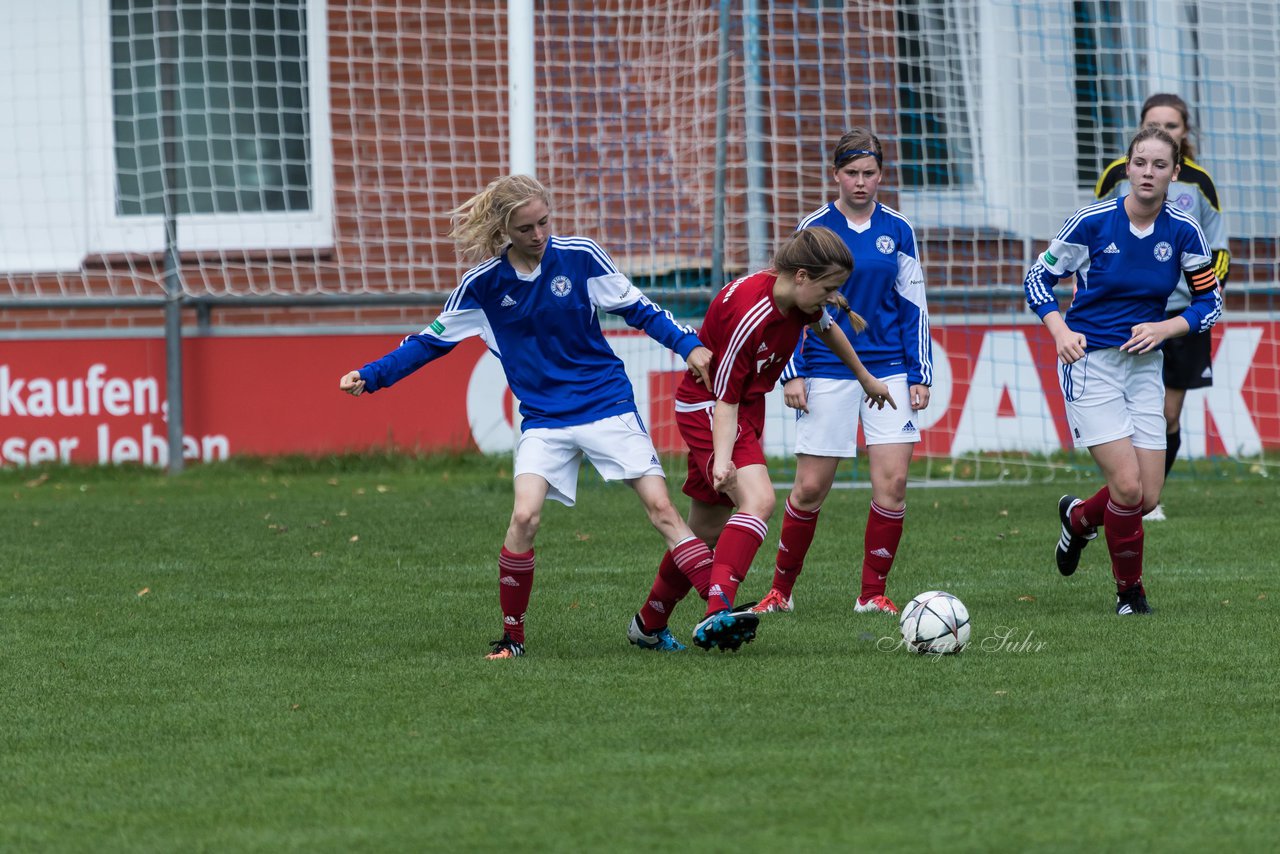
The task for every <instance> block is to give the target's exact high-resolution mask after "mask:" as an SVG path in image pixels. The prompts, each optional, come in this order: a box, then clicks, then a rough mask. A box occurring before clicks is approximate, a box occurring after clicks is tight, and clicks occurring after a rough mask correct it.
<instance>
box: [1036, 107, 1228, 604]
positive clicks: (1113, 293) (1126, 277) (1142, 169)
mask: <svg viewBox="0 0 1280 854" xmlns="http://www.w3.org/2000/svg"><path fill="white" fill-rule="evenodd" d="M1180 162H1181V155H1180V151H1179V147H1178V143H1177V142H1176V141H1174V139H1173V138H1172V137H1171V136H1169V134H1168V133H1166V132H1165V131H1164V130H1162V129H1161V128H1158V127H1146V128H1143V129H1142V130H1141V131H1139V132H1138V134H1137V135H1136V136H1135V137H1134V138H1133V141H1132V142H1130V143H1129V151H1128V156H1127V162H1126V166H1125V176H1126V178H1127V179H1128V181H1129V185H1130V190H1129V192H1128V193H1127V194H1126V195H1125V196H1124V197H1123V198H1119V199H1109V200H1107V201H1105V202H1100V203H1098V204H1095V205H1091V206H1089V207H1087V208H1082V209H1080V210H1078V211H1076V212H1075V213H1074V214H1072V215H1071V216H1070V217H1069V218H1068V219H1067V221H1066V224H1064V225H1063V226H1062V229H1061V230H1060V231H1059V232H1058V236H1057V237H1055V238H1054V239H1053V240H1052V241H1050V243H1049V248H1048V249H1046V250H1045V251H1044V253H1043V254H1041V255H1040V257H1039V259H1038V260H1037V261H1036V263H1035V264H1034V265H1033V266H1032V267H1031V269H1030V270H1029V271H1028V272H1027V276H1026V280H1025V282H1024V287H1025V289H1026V295H1027V304H1028V305H1029V306H1030V307H1031V309H1032V310H1033V311H1035V313H1036V314H1037V315H1039V316H1040V319H1041V320H1042V321H1043V322H1044V325H1045V326H1046V327H1047V328H1048V330H1049V332H1050V334H1051V335H1052V336H1053V341H1054V346H1055V348H1056V350H1057V355H1058V361H1059V379H1060V383H1061V386H1062V396H1063V398H1064V399H1065V400H1066V408H1067V422H1068V426H1069V428H1070V431H1071V436H1072V438H1073V439H1074V441H1075V445H1076V447H1084V448H1088V449H1089V453H1090V454H1091V455H1092V456H1093V459H1094V461H1095V462H1096V463H1097V464H1098V468H1099V469H1101V470H1102V474H1103V476H1104V477H1105V478H1106V485H1105V486H1103V487H1102V488H1101V489H1100V490H1098V492H1097V493H1095V494H1094V495H1092V496H1091V497H1089V498H1087V499H1085V500H1083V501H1082V500H1080V499H1078V498H1076V497H1075V496H1074V495H1064V496H1062V498H1061V499H1060V500H1059V501H1058V521H1059V523H1060V524H1061V532H1060V535H1059V537H1058V545H1057V548H1056V549H1055V558H1056V560H1057V564H1058V571H1059V572H1061V573H1062V574H1063V575H1071V574H1072V573H1074V572H1075V571H1076V568H1077V567H1078V566H1079V564H1080V553H1081V551H1082V550H1083V549H1084V547H1085V546H1086V545H1087V544H1088V542H1089V541H1090V540H1092V539H1094V538H1095V537H1097V528H1098V527H1099V526H1102V527H1103V528H1104V529H1105V530H1106V542H1107V550H1108V552H1109V553H1110V556H1111V572H1112V575H1113V576H1114V578H1115V582H1116V613H1117V614H1120V615H1129V614H1148V613H1150V612H1151V608H1150V606H1149V605H1148V603H1147V595H1146V589H1145V587H1144V585H1143V578H1142V547H1143V531H1142V515H1143V513H1145V512H1149V511H1150V510H1151V509H1152V508H1153V507H1155V506H1156V504H1158V503H1159V501H1160V490H1161V489H1162V488H1163V486H1164V456H1165V429H1164V427H1165V420H1164V384H1163V382H1162V381H1161V366H1162V365H1163V362H1164V353H1163V352H1162V350H1161V346H1162V345H1163V344H1164V342H1165V341H1167V340H1169V339H1171V338H1178V337H1181V336H1183V335H1186V334H1187V333H1188V332H1207V331H1208V330H1209V329H1210V328H1211V327H1212V326H1213V324H1214V322H1216V321H1217V319H1218V317H1219V315H1220V314H1221V313H1222V294H1221V288H1220V285H1219V283H1218V277H1217V275H1216V273H1215V272H1214V264H1213V256H1212V254H1211V250H1210V249H1209V244H1208V241H1206V240H1205V237H1204V233H1203V232H1202V231H1201V230H1200V225H1199V224H1198V223H1197V222H1196V221H1195V219H1194V218H1193V217H1191V216H1190V215H1189V214H1187V213H1184V212H1183V211H1182V210H1180V209H1179V208H1178V207H1177V206H1176V205H1174V204H1171V203H1169V202H1168V201H1167V197H1168V193H1169V184H1170V182H1172V181H1173V180H1175V179H1176V178H1177V177H1178V173H1179V164H1180ZM1072 273H1074V274H1075V275H1076V277H1077V282H1078V284H1077V287H1076V292H1075V296H1074V298H1073V299H1072V301H1071V307H1070V308H1069V309H1068V310H1067V314H1066V317H1065V318H1064V317H1063V315H1062V314H1061V313H1060V312H1059V310H1058V301H1057V298H1056V297H1055V296H1054V293H1053V286H1054V285H1055V284H1057V282H1058V281H1059V280H1060V279H1061V278H1063V277H1064V276H1067V275H1070V274H1072ZM1184 280H1185V282H1186V284H1187V286H1188V290H1189V292H1190V295H1191V300H1190V303H1189V304H1188V305H1187V307H1186V308H1185V309H1183V311H1182V312H1181V313H1180V314H1178V315H1177V316H1175V317H1171V318H1166V317H1165V305H1166V304H1167V303H1168V300H1169V295H1170V294H1172V293H1173V291H1174V289H1175V288H1177V286H1178V283H1179V282H1181V281H1184Z"/></svg>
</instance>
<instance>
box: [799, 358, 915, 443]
mask: <svg viewBox="0 0 1280 854" xmlns="http://www.w3.org/2000/svg"><path fill="white" fill-rule="evenodd" d="M881 381H882V382H884V384H885V385H887V386H888V387H889V394H891V395H892V396H893V402H894V403H896V404H898V408H897V409H894V408H892V407H890V406H888V405H886V406H885V408H884V409H877V408H876V407H874V406H872V405H871V403H870V402H868V401H867V400H866V396H867V395H866V392H864V391H863V390H862V384H861V383H859V382H858V381H857V380H833V379H826V378H824V377H805V380H804V385H805V391H806V392H807V393H808V398H809V411H808V412H807V413H805V412H800V411H797V412H796V450H795V452H796V453H797V454H810V455H812V456H815V457H856V456H857V455H858V421H859V420H861V421H862V434H863V436H864V437H865V438H866V440H867V444H868V445H896V444H902V443H906V442H919V441H920V430H919V429H917V427H916V422H915V416H916V413H915V412H914V411H913V410H912V409H911V394H910V386H908V385H907V375H906V374H894V375H893V376H889V377H882V378H881Z"/></svg>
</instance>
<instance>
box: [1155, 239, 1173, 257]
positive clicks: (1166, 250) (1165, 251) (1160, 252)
mask: <svg viewBox="0 0 1280 854" xmlns="http://www.w3.org/2000/svg"><path fill="white" fill-rule="evenodd" d="M1155 255H1156V260H1157V261H1168V260H1169V259H1170V258H1172V257H1173V247H1172V246H1170V245H1169V244H1168V243H1165V242H1164V241H1163V240H1161V241H1160V242H1159V243H1157V244H1156V248H1155Z"/></svg>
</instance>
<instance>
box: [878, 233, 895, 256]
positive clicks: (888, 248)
mask: <svg viewBox="0 0 1280 854" xmlns="http://www.w3.org/2000/svg"><path fill="white" fill-rule="evenodd" d="M876 248H877V249H879V250H880V251H881V252H882V253H884V254H885V255H892V254H893V250H894V249H896V248H897V246H896V245H895V244H894V242H893V238H892V237H890V236H889V235H887V234H882V235H880V236H879V237H877V238H876Z"/></svg>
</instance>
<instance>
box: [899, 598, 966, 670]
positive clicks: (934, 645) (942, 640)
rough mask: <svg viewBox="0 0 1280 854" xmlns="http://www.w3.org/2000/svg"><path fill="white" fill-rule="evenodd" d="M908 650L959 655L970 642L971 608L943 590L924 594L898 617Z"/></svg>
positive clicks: (913, 600)
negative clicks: (956, 653)
mask: <svg viewBox="0 0 1280 854" xmlns="http://www.w3.org/2000/svg"><path fill="white" fill-rule="evenodd" d="M898 625H899V626H900V627H901V628H902V640H903V641H904V642H905V643H906V645H907V648H908V649H913V650H915V651H916V652H919V653H929V654H932V655H947V654H950V653H953V652H959V651H960V650H962V649H964V647H965V644H967V643H968V642H969V609H968V608H966V607H965V606H964V603H963V602H961V601H960V600H959V599H957V598H956V597H954V596H952V595H951V594H950V593H944V592H943V591H941V590H930V591H929V592H928V593H921V594H920V595H919V596H917V597H916V598H914V599H912V600H911V601H910V602H908V603H907V607H905V608H903V609H902V616H901V617H899V618H898Z"/></svg>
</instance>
